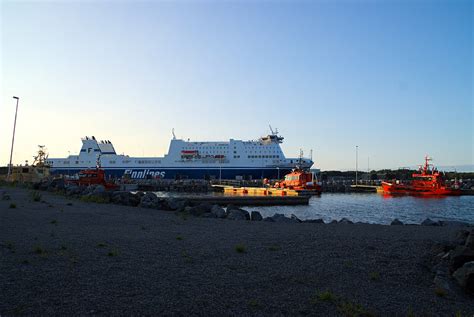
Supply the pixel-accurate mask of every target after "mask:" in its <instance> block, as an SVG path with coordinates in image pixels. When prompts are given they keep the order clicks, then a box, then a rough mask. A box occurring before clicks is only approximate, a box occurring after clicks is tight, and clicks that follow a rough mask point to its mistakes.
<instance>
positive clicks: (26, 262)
mask: <svg viewBox="0 0 474 317" xmlns="http://www.w3.org/2000/svg"><path fill="white" fill-rule="evenodd" d="M21 264H30V261H28V260H26V259H25V260H23V261H21Z"/></svg>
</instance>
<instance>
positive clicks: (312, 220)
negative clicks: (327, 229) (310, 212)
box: [303, 219, 324, 223]
mask: <svg viewBox="0 0 474 317" xmlns="http://www.w3.org/2000/svg"><path fill="white" fill-rule="evenodd" d="M303 222H307V223H324V220H323V219H309V220H305V221H303Z"/></svg>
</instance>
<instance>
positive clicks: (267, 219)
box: [263, 217, 275, 222]
mask: <svg viewBox="0 0 474 317" xmlns="http://www.w3.org/2000/svg"><path fill="white" fill-rule="evenodd" d="M263 221H266V222H275V220H273V218H272V217H266V218H263Z"/></svg>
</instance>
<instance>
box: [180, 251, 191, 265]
mask: <svg viewBox="0 0 474 317" xmlns="http://www.w3.org/2000/svg"><path fill="white" fill-rule="evenodd" d="M181 256H182V257H183V258H184V260H185V261H186V262H188V263H191V262H192V261H193V258H192V257H191V256H190V255H189V254H188V252H186V251H182V252H181Z"/></svg>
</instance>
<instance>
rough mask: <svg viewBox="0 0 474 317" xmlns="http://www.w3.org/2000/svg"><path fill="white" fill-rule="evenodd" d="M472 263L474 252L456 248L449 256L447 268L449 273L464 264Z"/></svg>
mask: <svg viewBox="0 0 474 317" xmlns="http://www.w3.org/2000/svg"><path fill="white" fill-rule="evenodd" d="M470 261H474V250H471V249H468V248H467V247H465V246H457V247H456V249H454V250H452V251H451V252H450V255H449V268H450V270H451V272H454V271H456V270H457V269H459V268H460V267H462V266H463V265H464V263H466V262H470Z"/></svg>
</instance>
